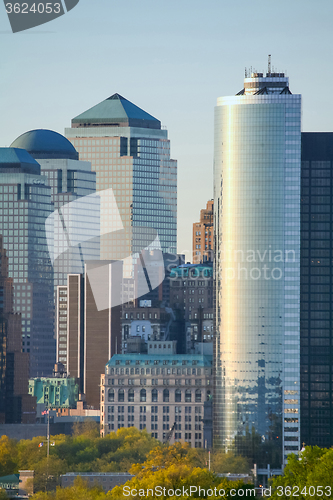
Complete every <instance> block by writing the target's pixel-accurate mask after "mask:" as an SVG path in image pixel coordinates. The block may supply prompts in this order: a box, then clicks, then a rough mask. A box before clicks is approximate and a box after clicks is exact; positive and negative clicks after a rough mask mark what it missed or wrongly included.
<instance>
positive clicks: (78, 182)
mask: <svg viewBox="0 0 333 500" xmlns="http://www.w3.org/2000/svg"><path fill="white" fill-rule="evenodd" d="M11 147H14V148H21V149H25V150H26V151H28V153H29V154H30V155H31V156H32V157H33V158H35V160H36V161H38V163H39V164H40V166H41V173H42V175H45V176H46V178H47V183H48V185H49V186H50V187H51V199H52V203H53V204H54V210H55V211H57V212H55V213H56V214H57V215H58V214H59V218H58V217H57V215H56V216H53V217H52V223H53V228H52V229H53V234H54V239H53V247H54V248H53V255H54V257H55V261H54V262H53V264H54V287H55V290H56V288H57V286H58V285H66V283H67V274H70V273H83V272H84V261H85V260H96V259H98V258H99V218H100V207H99V202H98V200H95V203H91V202H90V203H88V202H87V203H86V202H85V200H81V202H77V203H75V200H80V198H83V197H84V196H88V195H91V194H93V193H95V192H96V173H95V172H92V171H91V164H90V162H87V161H80V160H79V154H78V152H77V151H76V150H75V148H74V146H73V145H72V144H71V142H70V141H69V140H68V139H66V137H64V136H63V135H61V134H58V133H57V132H54V131H52V130H43V129H38V130H30V131H29V132H25V133H24V134H22V135H20V136H19V137H18V138H17V139H15V141H14V142H13V143H12V145H11ZM86 200H87V199H86ZM88 200H90V198H89V199H88ZM73 202H74V203H73ZM58 222H60V224H58ZM89 233H90V234H89ZM68 242H69V243H68ZM73 242H74V244H73ZM76 243H79V245H77V244H76Z"/></svg>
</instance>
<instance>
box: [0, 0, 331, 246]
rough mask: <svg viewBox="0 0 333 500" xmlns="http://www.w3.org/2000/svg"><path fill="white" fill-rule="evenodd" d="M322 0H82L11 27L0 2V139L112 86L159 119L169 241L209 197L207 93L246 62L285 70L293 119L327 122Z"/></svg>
mask: <svg viewBox="0 0 333 500" xmlns="http://www.w3.org/2000/svg"><path fill="white" fill-rule="evenodd" d="M332 20H333V1H332V0H319V1H318V2H315V1H314V0H311V1H310V0H288V1H287V0H279V1H278V2H273V1H267V0H252V1H246V0H238V1H228V2H227V1H224V0H208V1H206V2H199V1H197V0H193V1H189V0H177V1H175V0H169V1H164V2H162V1H161V0H155V1H151V0H141V1H140V2H138V1H137V0H123V1H113V0H94V1H93V0H80V2H79V4H78V6H77V7H75V8H74V9H73V10H72V11H71V12H69V13H67V14H66V15H65V16H62V17H60V18H58V19H57V20H55V21H52V22H50V23H48V24H45V25H43V26H41V27H39V28H35V29H32V30H29V31H26V32H22V33H17V34H12V33H11V31H10V26H9V21H8V19H7V16H6V12H5V7H4V5H3V4H2V3H1V5H0V44H1V58H0V75H1V76H0V103H1V106H0V110H1V115H0V116H1V120H0V146H9V145H10V143H11V142H12V141H13V140H14V139H15V138H16V137H17V136H18V135H20V134H21V133H23V132H25V131H27V130H31V129H34V128H50V129H52V130H56V131H58V132H60V133H63V132H64V128H65V127H68V126H70V120H71V118H72V117H74V116H75V115H77V114H79V113H81V112H83V111H84V110H86V109H88V108H89V107H91V106H93V105H94V104H96V103H98V102H100V101H102V100H103V99H105V98H106V97H108V96H110V95H111V94H113V93H115V92H118V93H120V94H122V95H123V96H124V97H126V98H127V99H129V100H130V101H132V102H134V103H135V104H137V105H138V106H140V107H142V108H143V109H144V110H146V111H147V112H149V113H150V114H152V115H154V116H155V117H157V118H159V119H160V120H161V121H162V124H163V125H165V126H167V128H168V130H169V137H170V139H171V154H172V157H173V158H175V159H177V160H178V175H179V177H178V179H179V180H178V207H179V209H178V221H179V223H178V225H179V234H178V249H179V251H184V250H186V249H190V248H191V238H192V236H191V228H192V223H193V222H195V220H196V219H198V217H199V211H200V209H201V208H203V207H204V206H205V203H206V201H207V200H208V199H210V198H212V196H213V175H212V174H213V114H214V106H215V103H216V99H217V97H219V96H222V95H233V94H235V93H236V92H238V91H239V90H240V89H241V88H242V86H243V77H244V68H245V66H246V67H250V66H252V67H253V68H255V69H256V70H257V71H265V70H266V68H267V55H268V54H272V65H273V66H274V68H276V70H277V71H287V74H288V76H289V77H290V88H291V91H292V92H293V93H301V94H302V95H303V130H304V131H333V109H332V97H331V87H332V82H333V65H332V51H333V28H332Z"/></svg>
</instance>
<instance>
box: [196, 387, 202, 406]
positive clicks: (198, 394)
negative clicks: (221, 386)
mask: <svg viewBox="0 0 333 500" xmlns="http://www.w3.org/2000/svg"><path fill="white" fill-rule="evenodd" d="M195 402H196V403H201V391H200V389H197V390H196V391H195Z"/></svg>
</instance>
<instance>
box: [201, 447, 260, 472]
mask: <svg viewBox="0 0 333 500" xmlns="http://www.w3.org/2000/svg"><path fill="white" fill-rule="evenodd" d="M211 469H212V470H213V471H214V472H217V473H223V474H225V473H228V472H232V473H234V474H248V473H249V472H250V469H251V468H250V464H249V460H248V458H246V457H243V456H241V455H235V454H234V453H232V452H228V453H225V452H224V451H222V450H220V451H218V452H215V453H212V455H211Z"/></svg>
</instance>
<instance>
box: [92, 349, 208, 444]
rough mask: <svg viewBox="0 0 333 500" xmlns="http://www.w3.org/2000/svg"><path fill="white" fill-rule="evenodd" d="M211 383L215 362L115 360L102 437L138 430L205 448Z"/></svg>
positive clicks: (105, 390)
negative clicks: (206, 416)
mask: <svg viewBox="0 0 333 500" xmlns="http://www.w3.org/2000/svg"><path fill="white" fill-rule="evenodd" d="M212 377H213V375H212V356H200V355H191V356H189V355H177V354H174V355H158V354H150V355H149V354H147V355H145V354H122V355H119V354H118V355H115V356H113V357H112V358H111V359H110V361H109V362H108V364H107V365H106V369H105V374H102V376H101V388H100V390H101V393H100V398H101V426H102V431H101V432H102V435H103V436H105V435H107V434H109V433H110V432H113V431H116V430H117V429H120V428H121V427H137V428H138V429H140V430H142V429H147V431H148V432H150V433H151V435H152V436H153V437H155V438H157V439H159V440H160V441H167V440H168V441H170V442H171V443H173V442H176V441H180V440H182V441H186V442H188V443H190V445H191V446H193V447H205V442H204V429H203V422H202V421H203V420H204V417H205V415H204V403H205V401H207V400H210V399H211V394H212ZM171 429H172V430H173V432H171Z"/></svg>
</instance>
